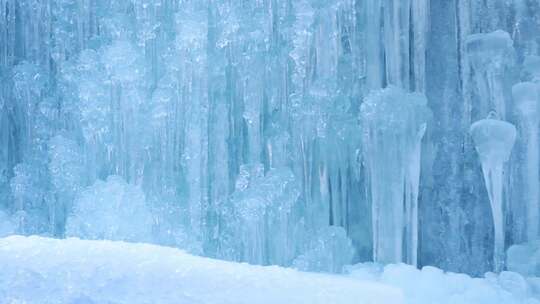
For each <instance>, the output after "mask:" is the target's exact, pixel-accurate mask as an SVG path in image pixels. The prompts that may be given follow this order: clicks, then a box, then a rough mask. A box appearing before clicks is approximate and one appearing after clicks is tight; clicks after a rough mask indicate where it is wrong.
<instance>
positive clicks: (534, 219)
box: [512, 82, 540, 241]
mask: <svg viewBox="0 0 540 304" xmlns="http://www.w3.org/2000/svg"><path fill="white" fill-rule="evenodd" d="M539 92H540V91H539V86H538V85H537V84H535V83H532V82H521V83H518V84H516V85H514V86H513V87H512V93H513V96H514V102H515V106H516V109H517V112H518V114H519V115H520V123H521V130H522V132H523V135H522V136H523V137H524V140H525V142H526V151H525V163H524V166H525V174H524V176H525V182H524V185H525V187H524V189H525V205H526V208H525V210H526V214H527V220H526V223H527V233H526V236H527V240H528V241H533V240H535V239H537V238H538V236H539V235H538V233H539V228H540V227H539V225H540V201H539V200H540V196H539V191H538V183H539V175H538V173H539V172H538V170H539V149H538V145H539V142H538V141H539V133H538V128H539V123H540V122H539V119H538V116H539V115H540V109H539V104H540V94H539Z"/></svg>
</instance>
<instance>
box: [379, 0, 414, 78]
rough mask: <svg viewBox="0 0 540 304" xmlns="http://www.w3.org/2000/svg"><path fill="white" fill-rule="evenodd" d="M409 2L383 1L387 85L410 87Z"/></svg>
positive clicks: (405, 0) (400, 0)
mask: <svg viewBox="0 0 540 304" xmlns="http://www.w3.org/2000/svg"><path fill="white" fill-rule="evenodd" d="M410 4H411V1H410V0H386V1H384V10H383V11H384V45H385V63H386V78H387V83H388V84H389V85H395V86H398V87H402V88H408V87H409V85H410V77H409V75H410V74H409V73H410V65H409V62H410V61H409V60H410V58H409V56H410V52H409V50H410V46H409V43H410V38H409V32H410V30H409V24H410V18H411V16H410V13H411V8H410Z"/></svg>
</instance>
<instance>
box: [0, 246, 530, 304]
mask: <svg viewBox="0 0 540 304" xmlns="http://www.w3.org/2000/svg"><path fill="white" fill-rule="evenodd" d="M538 287H540V283H539V280H538V278H525V277H523V276H521V275H519V274H517V273H514V272H502V273H501V274H498V275H496V274H493V273H488V274H486V276H485V278H471V277H469V276H467V275H464V274H456V273H445V272H443V271H442V270H440V269H437V268H434V267H424V268H423V269H422V270H418V269H416V268H415V267H413V266H409V265H405V264H391V265H387V266H384V267H383V266H381V265H378V264H373V263H366V264H358V265H355V266H351V267H349V268H348V274H347V275H332V274H317V273H308V272H300V271H296V270H293V269H288V268H282V267H277V266H253V265H248V264H241V263H233V262H226V261H220V260H214V259H209V258H203V257H197V256H193V255H189V254H187V253H185V252H183V251H181V250H178V249H174V248H169V247H160V246H156V245H149V244H142V243H126V242H118V241H95V240H92V241H89V240H80V239H76V238H68V239H64V240H58V239H50V238H43V237H37V236H31V237H24V236H9V237H6V238H0V304H4V303H10V304H11V303H40V304H49V303H70V304H75V303H77V304H92V303H109V304H111V303H114V304H119V303H130V304H132V303H135V304H136V303H160V304H161V303H175V304H190V303H197V304H198V303H220V304H221V303H224V304H227V303H234V304H242V303H250V304H257V303H279V304H281V303H287V304H289V303H309V304H317V303H324V304H340V303H355V304H364V303H365V304H379V303H380V304H401V303H403V304H450V303H452V304H484V303H485V304H488V303H489V304H499V303H500V304H518V303H519V304H522V303H523V304H539V303H540V301H538V298H537V297H538V292H539V291H540V288H538ZM535 297H536V298H535Z"/></svg>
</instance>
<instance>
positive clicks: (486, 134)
mask: <svg viewBox="0 0 540 304" xmlns="http://www.w3.org/2000/svg"><path fill="white" fill-rule="evenodd" d="M470 132H471V136H472V138H473V140H474V143H475V145H476V150H477V152H478V155H479V156H480V161H481V162H482V171H483V173H484V182H485V184H486V188H487V192H488V196H489V201H490V203H491V212H492V216H493V224H494V227H495V239H494V253H493V259H494V268H495V271H502V270H503V267H504V266H503V264H504V239H505V237H504V233H505V229H504V213H503V187H504V179H503V173H504V170H503V165H504V163H505V162H507V161H508V159H509V158H510V152H511V151H512V148H513V146H514V142H515V140H516V128H515V127H514V126H513V125H512V124H510V123H508V122H505V121H502V120H498V119H496V114H494V112H491V113H490V115H489V116H488V118H487V119H482V120H479V121H477V122H475V123H473V124H472V125H471V129H470Z"/></svg>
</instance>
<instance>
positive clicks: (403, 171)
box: [361, 87, 430, 265]
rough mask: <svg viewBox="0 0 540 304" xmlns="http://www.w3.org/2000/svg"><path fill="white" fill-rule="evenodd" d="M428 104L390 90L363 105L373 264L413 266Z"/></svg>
mask: <svg viewBox="0 0 540 304" xmlns="http://www.w3.org/2000/svg"><path fill="white" fill-rule="evenodd" d="M426 103H427V101H426V98H425V97H424V96H423V95H421V94H409V93H406V92H404V91H403V90H402V89H399V88H396V87H389V88H387V89H384V90H380V91H374V92H373V93H371V94H370V95H369V96H368V97H367V98H366V100H365V102H364V103H363V104H362V108H361V119H362V123H363V125H364V136H363V141H364V144H363V147H364V149H365V150H364V154H365V160H366V166H367V168H368V179H369V181H370V183H371V185H370V186H369V188H368V190H369V192H370V194H371V204H372V225H373V258H374V260H375V261H376V262H382V263H399V262H407V263H410V264H413V265H416V262H417V247H418V188H419V176H420V158H421V141H422V138H423V136H424V133H425V128H426V125H427V121H428V119H429V117H430V111H429V109H428V107H427V106H426Z"/></svg>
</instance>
